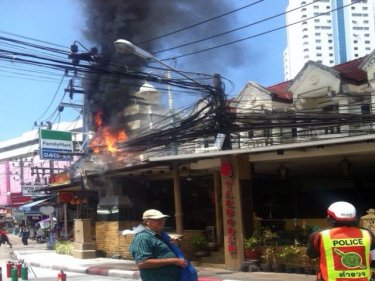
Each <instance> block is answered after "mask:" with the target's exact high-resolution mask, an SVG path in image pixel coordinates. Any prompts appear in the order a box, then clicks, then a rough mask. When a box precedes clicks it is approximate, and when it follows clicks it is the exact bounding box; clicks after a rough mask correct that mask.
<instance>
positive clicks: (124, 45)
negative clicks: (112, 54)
mask: <svg viewBox="0 0 375 281" xmlns="http://www.w3.org/2000/svg"><path fill="white" fill-rule="evenodd" d="M114 44H115V47H116V50H117V52H119V53H124V54H133V55H136V56H138V57H140V58H143V59H146V60H147V59H151V60H155V61H157V62H158V63H160V64H162V65H164V66H165V67H166V68H168V69H169V70H171V71H174V72H177V73H178V74H180V75H181V76H183V77H184V78H186V79H188V80H190V81H191V82H193V83H194V84H195V85H197V86H199V87H202V88H204V89H206V87H205V86H204V85H202V84H201V83H199V82H197V81H196V80H194V79H193V78H191V77H189V76H187V75H186V74H184V73H182V72H181V71H179V70H177V69H175V68H173V67H171V66H169V65H168V64H166V63H165V62H163V61H161V60H159V59H158V58H156V57H155V56H154V55H153V54H151V53H149V52H147V51H145V50H143V49H141V48H139V47H137V46H136V45H134V44H133V43H132V42H130V41H128V40H125V39H118V40H116V41H115V42H114Z"/></svg>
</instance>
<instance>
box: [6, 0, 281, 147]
mask: <svg viewBox="0 0 375 281" xmlns="http://www.w3.org/2000/svg"><path fill="white" fill-rule="evenodd" d="M93 1H94V2H95V1H96V0H93ZM164 1H172V0H164ZM222 1H224V2H226V3H227V4H228V6H226V7H225V8H224V7H223V9H222V11H229V10H231V9H236V8H239V7H243V6H245V5H248V4H250V3H254V2H259V3H256V4H254V5H252V6H251V7H248V8H246V9H243V10H240V11H238V12H236V13H233V14H230V15H228V16H226V17H225V18H226V22H227V23H228V22H229V23H230V24H231V27H230V28H234V27H241V26H245V25H249V24H251V23H254V22H257V21H260V20H263V19H265V18H267V17H271V16H273V15H276V14H279V13H283V12H284V11H285V9H286V5H287V0H263V1H256V0H222ZM84 2H85V0H81V1H76V0H53V1H51V0H38V1H30V0H16V1H5V0H2V1H0V36H1V37H7V38H9V37H11V38H15V39H18V40H26V39H27V40H31V41H33V40H38V41H34V42H36V43H37V44H41V45H44V44H47V43H53V44H55V45H54V46H55V47H57V48H59V49H65V50H68V49H69V48H70V45H71V44H73V42H74V41H78V42H79V43H80V44H82V45H83V46H84V47H86V48H91V47H96V46H95V43H94V42H93V41H92V40H90V38H88V37H87V34H88V33H90V28H91V29H92V22H91V24H89V14H88V13H87V12H86V11H87V9H85V7H84V5H83V3H84ZM218 2H219V1H218V0H216V3H218ZM201 3H203V2H201ZM228 9H229V10H228ZM188 12H189V11H188ZM204 12H207V14H208V11H203V13H202V15H204ZM214 15H215V14H214ZM91 16H92V15H91ZM192 17H193V16H192ZM211 17H212V16H211ZM204 19H205V18H202V19H201V20H204ZM107 20H108V19H107ZM113 20H114V21H115V20H117V19H113ZM181 22H182V23H180V26H181V25H182V26H184V25H183V19H181ZM160 24H162V23H160ZM163 24H165V25H166V27H165V28H164V30H168V28H167V27H168V22H167V21H166V22H164V23H163ZM171 24H172V23H171ZM210 24H212V27H210V29H212V32H222V30H220V28H221V27H222V26H221V25H219V24H216V23H215V21H212V22H211V23H210ZM284 25H285V17H284V16H282V17H278V18H276V19H274V20H270V21H266V22H264V23H262V24H259V25H251V26H249V27H248V28H243V29H241V30H239V31H237V32H233V33H232V34H231V37H230V38H227V39H225V38H223V39H222V41H221V42H224V43H227V42H232V41H234V40H242V39H244V38H248V37H253V38H251V39H248V40H242V41H241V42H238V43H235V44H231V45H228V46H224V47H221V48H216V49H214V50H213V51H210V52H204V53H200V54H199V55H197V56H196V57H195V58H194V59H192V57H191V56H190V58H187V57H186V58H181V59H177V61H176V64H175V67H176V68H178V69H181V70H184V71H195V72H202V73H207V74H210V75H211V74H213V73H220V74H221V75H222V76H223V77H225V78H226V79H229V80H231V81H233V83H234V85H235V87H234V88H232V87H226V90H227V94H228V95H229V96H235V95H237V94H238V93H239V92H240V91H241V90H242V89H243V88H244V87H245V85H246V83H247V82H248V81H255V82H258V83H260V84H262V85H264V86H270V85H274V84H277V83H280V82H282V81H283V79H284V78H283V51H284V49H285V47H286V30H285V29H281V30H279V31H276V32H270V33H268V34H266V35H263V36H254V35H257V34H260V33H262V32H266V31H269V30H271V29H274V28H278V27H281V26H284ZM228 28H229V26H228ZM216 29H218V30H217V31H216ZM229 30H230V29H229ZM88 31H89V32H88ZM91 31H92V30H91ZM223 31H226V30H223ZM93 34H95V31H94V32H93ZM192 34H194V35H197V38H199V37H198V36H199V35H201V34H200V33H199V31H198V30H197V31H193V32H191V33H190V35H189V36H192ZM213 34H215V33H213ZM92 38H93V36H92V35H91V39H92ZM163 40H164V39H163ZM179 42H180V41H179ZM175 43H176V42H173V40H172V39H169V38H165V40H164V41H163V42H162V43H160V45H159V46H158V47H159V48H160V47H161V46H162V47H163V48H165V47H166V46H174V45H175ZM207 44H208V43H207ZM208 46H209V45H208ZM3 48H9V45H4V42H3V41H2V40H0V54H1V49H3ZM187 48H191V49H193V47H187ZM186 50H187V49H186ZM163 55H164V56H163ZM168 55H169V54H168V53H164V54H161V55H160V56H161V57H160V59H162V58H165V57H168ZM155 56H158V55H155ZM199 61H202V62H203V61H204V63H201V64H200V63H198V62H199ZM210 61H211V62H212V63H210ZM230 62H232V63H230ZM20 68H23V69H20ZM25 70H26V71H25ZM28 70H30V72H29V73H28V72H27V71H28ZM38 71H41V72H40V73H39V74H36V73H35V68H34V69H33V68H31V67H27V68H25V67H24V66H22V65H18V64H17V63H5V62H3V61H2V60H1V59H0V96H1V97H2V102H1V103H0V128H1V130H0V142H1V141H5V140H8V139H12V138H16V137H19V136H21V135H22V133H24V132H26V131H30V130H31V129H33V128H35V126H34V122H37V124H40V122H43V121H45V120H48V118H49V117H50V116H51V114H53V112H54V111H55V110H56V108H57V106H58V104H59V103H60V102H69V101H70V100H69V99H68V98H67V97H64V99H63V98H62V97H63V94H64V88H65V87H66V83H67V81H68V79H67V78H63V75H64V73H59V72H58V71H56V72H55V73H54V75H53V76H49V74H48V73H44V72H45V71H46V70H45V69H42V68H40V69H38ZM61 81H62V82H61ZM60 83H61V84H60ZM81 100H82V96H80V95H75V96H74V99H73V100H71V102H73V103H79V102H81ZM78 116H79V112H78V110H77V109H73V108H65V109H64V111H63V112H62V113H61V114H60V116H59V117H58V119H57V117H56V118H55V119H54V122H58V121H73V120H74V119H76V118H77V117H78Z"/></svg>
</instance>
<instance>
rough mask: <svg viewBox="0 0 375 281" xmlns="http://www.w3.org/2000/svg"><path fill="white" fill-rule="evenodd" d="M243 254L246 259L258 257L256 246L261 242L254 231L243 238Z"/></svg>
mask: <svg viewBox="0 0 375 281" xmlns="http://www.w3.org/2000/svg"><path fill="white" fill-rule="evenodd" d="M243 243H244V245H243V246H244V254H245V259H247V260H257V259H259V250H258V248H257V247H258V246H259V245H260V243H261V238H260V237H259V236H257V235H256V234H255V233H254V234H253V235H252V236H251V237H249V238H247V239H244V241H243Z"/></svg>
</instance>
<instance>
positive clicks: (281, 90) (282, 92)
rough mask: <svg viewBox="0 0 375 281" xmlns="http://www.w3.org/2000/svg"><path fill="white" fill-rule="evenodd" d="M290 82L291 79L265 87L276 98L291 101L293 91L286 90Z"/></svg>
mask: <svg viewBox="0 0 375 281" xmlns="http://www.w3.org/2000/svg"><path fill="white" fill-rule="evenodd" d="M291 83H292V80H289V81H285V82H281V83H279V84H276V85H273V86H270V87H267V88H266V89H267V90H268V91H270V92H271V93H272V94H274V95H275V97H276V98H278V99H281V100H285V101H288V102H289V101H291V100H292V99H293V93H291V92H287V91H286V89H288V87H289V85H290V84H291Z"/></svg>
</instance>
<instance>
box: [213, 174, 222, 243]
mask: <svg viewBox="0 0 375 281" xmlns="http://www.w3.org/2000/svg"><path fill="white" fill-rule="evenodd" d="M213 176H214V196H215V198H214V199H215V217H216V242H217V243H218V244H219V245H223V205H222V203H221V202H222V201H221V198H222V195H221V183H220V173H219V172H214V174H213Z"/></svg>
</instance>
